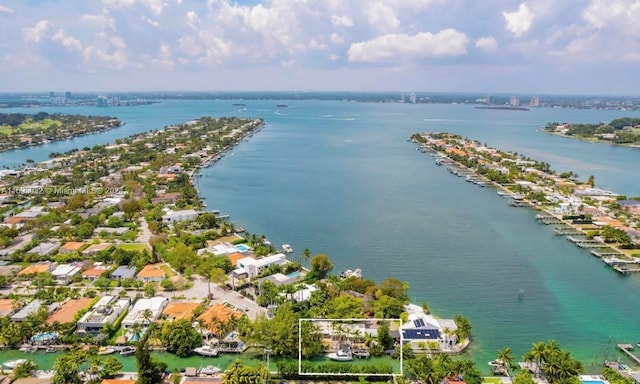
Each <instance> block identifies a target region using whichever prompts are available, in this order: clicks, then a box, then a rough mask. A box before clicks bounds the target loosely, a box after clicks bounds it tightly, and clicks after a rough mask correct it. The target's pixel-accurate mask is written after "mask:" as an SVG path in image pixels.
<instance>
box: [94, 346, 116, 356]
mask: <svg viewBox="0 0 640 384" xmlns="http://www.w3.org/2000/svg"><path fill="white" fill-rule="evenodd" d="M115 351H116V350H115V348H111V347H100V348H99V349H98V352H97V354H98V355H110V354H112V353H114V352H115Z"/></svg>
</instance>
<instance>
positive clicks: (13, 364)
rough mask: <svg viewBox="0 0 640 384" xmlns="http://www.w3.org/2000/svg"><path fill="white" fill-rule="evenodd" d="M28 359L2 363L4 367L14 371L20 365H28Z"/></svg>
mask: <svg viewBox="0 0 640 384" xmlns="http://www.w3.org/2000/svg"><path fill="white" fill-rule="evenodd" d="M27 361H29V360H27V359H16V360H9V361H5V362H4V363H2V366H3V367H7V368H9V369H14V368H15V367H17V366H18V365H20V364H24V363H26V362H27Z"/></svg>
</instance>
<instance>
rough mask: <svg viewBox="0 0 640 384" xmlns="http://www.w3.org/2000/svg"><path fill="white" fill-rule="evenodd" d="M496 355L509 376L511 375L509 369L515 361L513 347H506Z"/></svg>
mask: <svg viewBox="0 0 640 384" xmlns="http://www.w3.org/2000/svg"><path fill="white" fill-rule="evenodd" d="M496 357H497V360H498V361H499V362H500V363H501V364H502V366H503V367H504V368H505V373H506V374H507V376H508V377H510V376H511V375H510V373H509V369H511V367H512V366H513V362H514V357H513V352H512V351H511V348H509V347H504V348H503V349H501V350H499V351H498V352H497V354H496Z"/></svg>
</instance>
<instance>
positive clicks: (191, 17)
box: [187, 11, 200, 28]
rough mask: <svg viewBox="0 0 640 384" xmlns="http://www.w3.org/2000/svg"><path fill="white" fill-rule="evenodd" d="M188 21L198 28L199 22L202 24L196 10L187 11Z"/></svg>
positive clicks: (192, 26)
mask: <svg viewBox="0 0 640 384" xmlns="http://www.w3.org/2000/svg"><path fill="white" fill-rule="evenodd" d="M187 23H188V24H189V25H190V26H191V28H198V27H197V26H198V24H200V17H199V16H198V14H197V13H196V12H195V11H189V12H187Z"/></svg>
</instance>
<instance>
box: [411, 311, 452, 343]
mask: <svg viewBox="0 0 640 384" xmlns="http://www.w3.org/2000/svg"><path fill="white" fill-rule="evenodd" d="M404 307H405V309H406V310H407V313H408V314H409V316H408V318H407V321H405V322H403V323H402V338H403V341H404V342H405V343H410V344H411V347H412V348H413V349H424V347H423V346H422V345H421V344H424V343H429V342H434V341H435V342H438V344H439V346H440V348H444V349H446V348H447V347H451V346H453V345H455V343H456V339H455V331H456V330H457V329H458V327H457V326H456V323H455V322H454V321H453V320H450V319H436V318H435V317H433V316H431V315H428V314H426V313H424V311H423V310H422V307H420V306H418V305H415V304H407V305H405V306H404Z"/></svg>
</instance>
